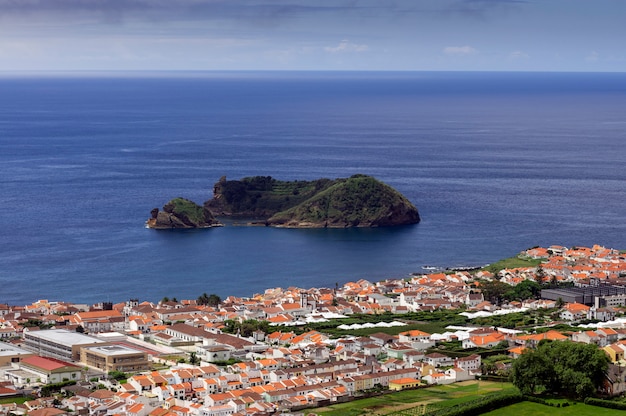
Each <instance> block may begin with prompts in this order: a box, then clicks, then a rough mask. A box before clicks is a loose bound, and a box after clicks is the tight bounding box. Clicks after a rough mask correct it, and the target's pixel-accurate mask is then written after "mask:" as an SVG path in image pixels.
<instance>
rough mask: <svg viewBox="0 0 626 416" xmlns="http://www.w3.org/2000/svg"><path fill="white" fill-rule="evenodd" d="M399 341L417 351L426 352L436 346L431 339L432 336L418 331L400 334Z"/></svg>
mask: <svg viewBox="0 0 626 416" xmlns="http://www.w3.org/2000/svg"><path fill="white" fill-rule="evenodd" d="M398 340H399V342H401V343H403V344H408V345H410V346H412V347H413V348H415V349H416V350H425V349H428V348H430V347H433V346H434V345H435V341H432V340H431V339H430V334H429V333H428V332H424V331H420V330H417V329H415V330H412V331H405V332H400V333H399V334H398Z"/></svg>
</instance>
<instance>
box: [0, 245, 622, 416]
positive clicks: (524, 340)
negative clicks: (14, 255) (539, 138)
mask: <svg viewBox="0 0 626 416" xmlns="http://www.w3.org/2000/svg"><path fill="white" fill-rule="evenodd" d="M518 259H519V260H520V261H521V262H523V263H524V262H525V263H526V264H527V265H526V266H524V267H508V268H507V267H505V268H502V269H500V270H498V271H496V272H492V271H489V269H488V268H483V269H480V270H440V271H434V272H433V273H428V274H413V275H411V276H410V277H407V278H401V279H387V280H384V281H380V282H369V281H366V280H360V281H357V282H348V283H345V284H343V285H339V284H337V285H336V287H334V288H309V289H302V288H294V287H290V288H273V289H267V290H266V291H265V292H264V293H261V294H256V295H253V296H251V297H249V298H238V297H232V296H231V297H227V298H226V299H221V298H220V297H219V296H217V295H214V294H211V295H207V294H206V293H205V294H202V295H201V296H200V297H199V298H198V299H194V300H177V299H175V298H164V299H162V300H161V301H160V302H158V303H154V302H149V301H140V300H139V299H130V300H128V301H126V302H122V303H118V304H113V303H107V302H103V303H101V304H97V305H81V304H75V303H67V302H62V301H48V300H38V301H36V302H33V303H32V304H30V305H23V306H17V305H7V304H0V338H1V339H2V341H3V342H0V398H11V397H22V396H25V395H28V396H32V399H31V400H26V401H23V402H19V403H17V402H7V401H3V404H1V405H0V406H1V407H0V414H15V415H19V414H29V415H44V414H45V415H66V414H68V415H71V414H80V415H115V414H124V415H131V416H145V415H160V416H165V415H177V416H225V415H235V416H238V415H249V416H252V415H269V414H275V413H281V412H297V411H302V410H303V409H307V408H314V407H318V406H326V405H330V404H333V403H341V402H346V401H350V400H354V399H355V398H357V397H360V396H362V394H363V393H364V392H368V391H375V390H385V391H393V390H406V389H414V388H416V387H419V386H424V385H436V384H449V383H456V382H463V381H467V380H475V379H477V378H478V377H481V376H493V377H502V378H505V377H508V374H509V373H508V372H509V370H510V368H511V362H513V361H514V360H515V359H516V358H518V357H520V356H521V355H523V354H524V353H525V351H529V350H532V349H535V348H536V347H537V346H538V344H539V343H540V342H541V341H542V340H545V339H548V340H570V341H573V342H576V343H585V344H594V345H596V346H597V348H599V349H602V350H603V351H604V353H605V354H606V355H607V357H608V358H609V361H610V362H611V364H610V365H609V370H608V371H607V372H606V379H605V380H604V381H603V383H602V386H601V389H602V393H603V395H605V396H616V395H620V394H622V393H624V392H625V391H626V383H625V382H626V378H625V374H626V371H624V370H626V361H625V359H624V354H625V353H626V317H624V318H622V316H624V310H625V309H624V308H625V306H624V305H626V254H624V253H623V252H620V251H618V250H616V249H610V248H605V247H602V246H598V245H595V246H593V247H572V248H566V247H561V246H551V247H546V248H543V247H535V248H532V249H528V250H525V251H523V252H522V253H520V254H519V256H518ZM446 319H448V320H449V322H450V324H446V322H447V321H446ZM442 322H443V324H442ZM583 324H584V325H583ZM427 325H430V328H433V330H431V331H426V330H424V329H425V328H427V327H428V326H427ZM578 325H581V326H578ZM418 328H422V329H418ZM38 411H39V412H40V413H37V412H38Z"/></svg>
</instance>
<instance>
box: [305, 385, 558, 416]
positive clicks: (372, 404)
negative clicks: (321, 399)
mask: <svg viewBox="0 0 626 416" xmlns="http://www.w3.org/2000/svg"><path fill="white" fill-rule="evenodd" d="M516 391H517V389H516V388H515V387H513V385H512V384H510V383H496V382H490V381H473V380H472V381H466V382H462V383H454V384H448V385H445V386H433V387H429V388H425V389H419V390H409V391H401V392H397V393H392V394H385V395H382V396H377V397H371V398H367V399H362V400H355V401H353V402H349V403H342V404H337V405H333V406H329V407H324V408H318V409H311V410H309V411H308V413H305V414H317V415H321V416H357V415H369V416H375V415H376V416H380V415H391V414H393V413H395V412H399V411H401V410H408V409H416V408H419V407H421V406H423V405H426V409H429V408H430V409H434V408H441V407H450V406H453V405H455V404H459V403H463V402H466V401H470V400H473V399H475V398H476V397H477V396H478V395H484V394H489V393H495V392H516ZM551 409H553V408H551Z"/></svg>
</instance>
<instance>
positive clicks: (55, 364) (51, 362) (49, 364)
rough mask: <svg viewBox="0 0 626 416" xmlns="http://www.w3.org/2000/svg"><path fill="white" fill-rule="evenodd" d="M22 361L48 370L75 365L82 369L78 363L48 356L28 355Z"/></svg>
mask: <svg viewBox="0 0 626 416" xmlns="http://www.w3.org/2000/svg"><path fill="white" fill-rule="evenodd" d="M22 363H25V364H29V365H32V366H33V367H38V368H41V369H43V370H47V371H54V370H58V369H60V368H64V367H74V368H76V369H77V370H79V369H80V367H78V366H77V365H74V364H70V363H66V362H65V361H61V360H57V359H56V358H46V357H38V356H32V357H26V358H22Z"/></svg>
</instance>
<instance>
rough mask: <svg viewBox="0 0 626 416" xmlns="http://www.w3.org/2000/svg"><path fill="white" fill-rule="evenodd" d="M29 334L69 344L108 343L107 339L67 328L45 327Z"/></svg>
mask: <svg viewBox="0 0 626 416" xmlns="http://www.w3.org/2000/svg"><path fill="white" fill-rule="evenodd" d="M28 336H34V337H37V338H41V339H44V340H46V341H51V342H54V343H56V344H62V345H68V346H71V345H82V344H104V343H106V341H102V340H99V339H98V338H94V337H90V336H89V335H85V334H81V333H80V332H74V331H68V330H67V329H44V330H41V331H32V332H28Z"/></svg>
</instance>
